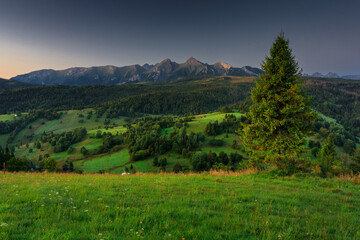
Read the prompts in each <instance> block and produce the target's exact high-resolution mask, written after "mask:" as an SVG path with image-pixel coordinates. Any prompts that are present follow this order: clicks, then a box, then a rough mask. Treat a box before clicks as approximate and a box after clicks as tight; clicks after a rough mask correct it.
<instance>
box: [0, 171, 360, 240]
mask: <svg viewBox="0 0 360 240" xmlns="http://www.w3.org/2000/svg"><path fill="white" fill-rule="evenodd" d="M0 183H1V184H0V199H1V202H0V239H4V240H6V239H99V240H100V239H139V238H143V239H360V229H359V225H360V185H359V184H360V179H359V177H357V178H353V179H346V178H331V179H321V178H318V177H311V176H310V177H309V176H306V177H304V176H302V175H298V176H293V177H284V178H281V177H273V176H271V175H270V174H269V173H251V174H244V173H232V174H224V173H221V174H218V173H216V172H212V173H203V174H188V175H183V174H180V175H176V174H141V175H130V176H119V175H107V174H105V175H99V174H98V175H88V174H85V175H76V174H45V173H44V174H30V173H21V174H1V175H0Z"/></svg>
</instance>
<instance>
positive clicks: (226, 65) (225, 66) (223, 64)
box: [214, 62, 232, 70]
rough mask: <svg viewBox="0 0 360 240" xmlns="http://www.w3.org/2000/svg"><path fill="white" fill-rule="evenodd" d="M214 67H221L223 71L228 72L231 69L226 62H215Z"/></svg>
mask: <svg viewBox="0 0 360 240" xmlns="http://www.w3.org/2000/svg"><path fill="white" fill-rule="evenodd" d="M214 65H215V66H216V67H221V68H223V69H225V70H229V69H230V68H232V66H231V65H230V64H228V63H226V62H217V63H215V64H214Z"/></svg>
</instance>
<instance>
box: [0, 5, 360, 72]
mask: <svg viewBox="0 0 360 240" xmlns="http://www.w3.org/2000/svg"><path fill="white" fill-rule="evenodd" d="M359 9H360V1H357V0H356V1H353V0H343V1H333V0H327V1H322V0H312V1H309V0H301V1H289V0H287V1H280V0H271V1H267V0H258V1H250V0H247V1H241V0H237V1H235V0H234V1H230V0H217V1H213V0H205V1H200V0H166V1H165V0H151V1H150V0H132V1H127V0H125V1H121V0H117V1H115V0H101V1H100V0H99V1H93V0H0V77H2V78H11V77H14V76H16V75H18V74H23V73H27V72H31V71H34V70H39V69H49V68H51V69H56V70H60V69H66V68H69V67H90V66H103V65H115V66H125V65H132V64H141V65H142V64H145V63H150V64H155V63H157V62H160V61H162V60H163V59H165V58H170V59H171V60H173V61H176V62H178V63H182V62H185V61H186V60H187V59H188V58H189V57H194V58H196V59H198V60H200V61H202V62H205V63H209V64H214V63H216V62H219V61H224V62H227V63H229V64H231V65H233V66H235V67H241V66H244V65H250V66H253V67H260V64H261V62H262V60H263V59H264V57H265V56H266V55H268V54H269V49H270V47H271V44H272V42H273V41H274V39H275V37H276V36H277V35H278V34H279V32H280V31H281V30H283V31H284V32H285V37H287V38H288V39H289V40H290V47H291V48H292V49H293V53H294V55H295V57H296V60H297V61H298V62H299V66H300V67H302V68H303V71H304V72H305V73H313V72H316V71H318V72H321V73H328V72H330V71H331V72H336V73H338V74H340V75H347V74H360V14H359Z"/></svg>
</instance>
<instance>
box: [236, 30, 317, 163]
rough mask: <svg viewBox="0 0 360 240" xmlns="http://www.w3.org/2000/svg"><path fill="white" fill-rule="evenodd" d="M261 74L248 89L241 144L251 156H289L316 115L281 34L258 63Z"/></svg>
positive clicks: (298, 147) (300, 146) (298, 148)
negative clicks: (247, 108) (268, 52)
mask: <svg viewBox="0 0 360 240" xmlns="http://www.w3.org/2000/svg"><path fill="white" fill-rule="evenodd" d="M261 67H262V69H263V71H264V72H265V73H264V74H261V75H260V76H259V79H257V80H256V88H252V90H251V99H252V101H253V105H252V106H251V107H250V110H249V113H248V114H247V117H248V118H249V119H250V120H251V124H247V125H244V129H243V133H244V140H243V141H244V144H245V146H246V147H247V148H248V149H249V150H251V152H252V153H253V156H252V157H253V158H255V159H256V158H257V159H264V158H265V157H266V158H268V159H269V158H270V161H271V159H273V160H274V159H279V157H280V158H282V157H283V159H284V161H285V159H288V158H289V157H293V156H294V155H297V153H300V152H301V151H302V150H303V145H304V137H305V134H306V132H307V131H308V130H309V129H310V128H311V125H312V121H313V120H314V119H315V118H316V114H315V113H313V112H311V109H310V100H309V98H307V97H306V95H305V92H304V91H303V90H301V84H302V82H301V81H300V77H301V71H300V70H299V67H298V63H297V62H296V61H295V57H294V56H293V55H292V50H291V49H290V48H289V40H287V39H285V37H284V33H280V35H279V36H278V37H277V38H276V39H275V42H274V43H273V45H272V47H271V49H270V56H266V57H265V60H264V61H263V62H262V65H261Z"/></svg>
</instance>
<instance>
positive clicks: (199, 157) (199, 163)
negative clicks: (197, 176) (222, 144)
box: [192, 152, 210, 172]
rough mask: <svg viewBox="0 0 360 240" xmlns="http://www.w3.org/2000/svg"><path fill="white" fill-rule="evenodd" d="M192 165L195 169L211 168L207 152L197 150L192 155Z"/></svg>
mask: <svg viewBox="0 0 360 240" xmlns="http://www.w3.org/2000/svg"><path fill="white" fill-rule="evenodd" d="M192 166H193V168H194V170H195V171H198V172H201V171H207V170H209V169H210V164H209V162H208V161H207V154H206V153H204V152H196V153H195V154H194V155H193V157H192Z"/></svg>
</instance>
